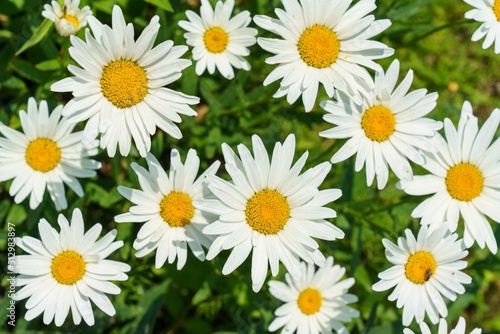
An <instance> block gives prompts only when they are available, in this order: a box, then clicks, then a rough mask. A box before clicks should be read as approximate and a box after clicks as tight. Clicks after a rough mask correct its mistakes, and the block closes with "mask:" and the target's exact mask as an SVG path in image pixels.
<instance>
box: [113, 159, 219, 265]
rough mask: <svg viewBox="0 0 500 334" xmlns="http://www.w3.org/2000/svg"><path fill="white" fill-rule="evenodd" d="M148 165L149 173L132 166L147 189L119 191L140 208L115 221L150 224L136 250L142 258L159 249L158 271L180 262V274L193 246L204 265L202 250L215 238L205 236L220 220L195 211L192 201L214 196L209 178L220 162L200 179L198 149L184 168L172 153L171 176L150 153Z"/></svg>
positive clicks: (124, 214)
mask: <svg viewBox="0 0 500 334" xmlns="http://www.w3.org/2000/svg"><path fill="white" fill-rule="evenodd" d="M146 162H147V164H148V169H145V168H144V167H141V166H139V165H138V164H136V163H135V162H134V163H132V165H131V167H132V169H133V170H134V171H135V173H136V174H137V177H138V178H139V184H140V186H141V188H142V189H140V190H139V189H132V188H128V187H124V186H118V192H119V193H120V194H121V195H122V196H123V197H125V198H126V199H128V200H129V201H131V202H133V203H134V204H135V205H134V206H132V207H130V209H129V212H127V213H123V214H120V215H118V216H116V217H115V221H116V222H118V223H124V222H134V223H142V222H146V223H145V224H144V225H143V226H142V227H141V229H140V230H139V232H138V234H137V238H136V239H135V241H134V244H133V247H134V249H136V250H137V253H136V254H135V255H136V256H137V257H143V256H145V255H147V254H149V253H151V252H152V251H154V250H156V259H155V267H156V268H160V267H161V266H163V264H164V263H165V261H167V259H168V263H170V264H171V263H173V262H174V261H175V259H176V258H177V259H178V261H177V269H178V270H181V269H182V268H183V267H184V265H185V264H186V260H187V255H188V251H187V248H188V247H189V248H190V249H191V251H192V252H193V254H194V256H195V257H196V258H198V260H200V261H204V260H205V251H204V250H203V247H206V248H208V247H209V246H210V244H211V242H212V238H211V236H207V235H204V234H203V233H202V232H201V231H202V229H203V228H204V227H205V226H207V225H208V224H209V223H211V222H213V221H215V220H216V219H217V217H216V216H214V215H212V214H210V213H207V212H205V211H203V210H200V209H198V208H196V207H195V206H194V205H193V202H194V201H196V200H200V199H204V198H209V197H210V196H211V193H210V190H209V189H208V187H207V184H206V178H207V176H209V175H214V174H215V173H216V172H217V169H218V168H219V166H220V162H219V161H216V162H214V163H213V164H212V165H211V166H210V167H208V168H207V169H206V170H205V171H204V172H203V173H202V174H201V175H200V176H199V177H198V178H196V175H197V173H198V169H199V167H200V158H199V157H198V156H197V155H196V151H195V150H193V149H190V150H189V151H188V154H187V157H186V161H185V163H184V164H182V162H181V158H180V154H179V151H177V150H175V149H174V150H172V151H171V153H170V172H169V175H168V174H167V173H166V172H165V170H164V169H163V168H162V166H161V165H160V163H159V162H158V160H157V159H156V158H155V157H154V156H153V155H152V154H151V153H148V155H147V156H146Z"/></svg>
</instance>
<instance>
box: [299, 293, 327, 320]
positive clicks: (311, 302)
mask: <svg viewBox="0 0 500 334" xmlns="http://www.w3.org/2000/svg"><path fill="white" fill-rule="evenodd" d="M321 301H322V298H321V293H320V292H319V291H318V290H316V289H311V288H307V289H305V290H303V291H302V292H301V293H300V295H299V299H297V304H298V305H299V309H300V310H301V311H302V313H304V314H307V315H310V314H314V313H316V312H318V311H319V309H320V308H321Z"/></svg>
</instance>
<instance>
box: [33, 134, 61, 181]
mask: <svg viewBox="0 0 500 334" xmlns="http://www.w3.org/2000/svg"><path fill="white" fill-rule="evenodd" d="M25 158H26V162H27V163H28V165H30V167H31V168H33V169H34V170H36V171H39V172H42V173H46V172H49V171H51V170H53V169H54V168H56V167H57V165H58V164H59V162H60V161H61V149H60V148H59V146H58V145H57V143H56V142H55V141H53V140H52V139H48V138H37V139H35V140H33V141H32V142H30V143H29V144H28V148H27V149H26V155H25Z"/></svg>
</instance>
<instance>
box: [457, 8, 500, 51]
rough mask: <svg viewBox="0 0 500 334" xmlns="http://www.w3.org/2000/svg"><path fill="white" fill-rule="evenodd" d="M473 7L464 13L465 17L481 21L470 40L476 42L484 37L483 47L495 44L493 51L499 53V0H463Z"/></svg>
mask: <svg viewBox="0 0 500 334" xmlns="http://www.w3.org/2000/svg"><path fill="white" fill-rule="evenodd" d="M464 1H465V2H466V3H468V4H469V5H471V6H473V7H474V9H471V10H469V11H468V12H467V13H465V18H467V19H472V20H475V21H478V22H482V24H481V26H479V28H478V29H477V30H476V31H475V32H474V34H473V35H472V41H473V42H477V41H479V40H480V39H481V38H483V37H485V36H486V38H485V39H484V41H483V49H487V48H489V47H490V46H491V45H492V44H495V53H500V1H498V0H464Z"/></svg>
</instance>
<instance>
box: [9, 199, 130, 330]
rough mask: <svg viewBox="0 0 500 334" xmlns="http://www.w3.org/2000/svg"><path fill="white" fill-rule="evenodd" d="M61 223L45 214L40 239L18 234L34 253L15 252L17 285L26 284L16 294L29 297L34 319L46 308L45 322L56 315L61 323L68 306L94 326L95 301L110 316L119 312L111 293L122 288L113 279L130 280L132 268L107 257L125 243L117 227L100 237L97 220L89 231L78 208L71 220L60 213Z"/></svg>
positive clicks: (30, 315)
mask: <svg viewBox="0 0 500 334" xmlns="http://www.w3.org/2000/svg"><path fill="white" fill-rule="evenodd" d="M57 222H58V224H59V226H60V227H61V233H58V232H57V231H56V230H55V229H54V228H53V227H51V226H50V224H49V223H48V222H47V221H46V220H45V219H41V220H40V222H39V224H38V230H39V231H40V237H41V239H42V240H41V241H40V240H38V239H35V238H32V237H23V238H16V244H17V245H18V246H19V247H21V248H22V249H23V250H24V251H25V252H27V253H29V254H30V255H17V256H16V272H17V273H19V274H20V275H19V276H17V277H16V286H23V288H22V289H20V290H19V291H18V292H16V293H15V296H14V300H17V301H19V300H23V299H25V298H28V297H29V299H28V301H27V302H26V308H27V309H28V311H27V312H26V314H25V318H26V320H28V321H30V320H32V319H34V318H36V317H37V316H39V315H40V314H42V313H43V323H44V324H46V325H48V324H50V323H51V322H52V320H54V323H55V324H56V326H61V325H62V324H63V323H64V320H65V319H66V317H67V316H68V313H69V311H70V310H71V314H72V316H73V322H74V323H75V324H76V325H78V324H80V322H81V320H82V318H83V320H84V321H85V322H86V323H87V325H89V326H92V325H94V322H95V321H94V314H93V312H92V307H91V305H90V301H92V302H93V303H94V304H95V305H96V306H97V307H98V308H100V309H101V310H102V311H103V312H104V313H106V314H107V315H109V316H113V315H114V314H115V313H116V311H115V308H114V307H113V304H111V301H110V300H109V298H108V297H107V296H106V294H113V295H117V294H119V293H120V288H119V287H118V286H116V285H115V284H114V283H111V282H110V281H111V280H114V281H125V280H127V278H128V276H127V275H126V274H125V272H127V271H129V270H130V266H129V265H128V264H125V263H122V262H117V261H113V260H107V259H106V257H108V256H109V255H110V254H111V253H112V252H114V251H115V250H117V249H118V248H120V247H121V246H123V241H114V240H115V238H116V234H117V231H116V230H112V231H111V232H109V233H108V234H106V235H105V236H104V237H103V238H101V239H100V240H99V241H96V240H97V238H98V237H99V235H100V234H101V230H102V226H101V224H94V225H93V226H92V228H91V229H90V230H89V231H87V233H84V224H83V217H82V213H81V211H80V210H79V209H75V210H74V211H73V215H72V217H71V224H70V223H69V222H68V220H67V219H66V218H65V217H64V216H63V215H62V214H61V215H59V217H58V219H57Z"/></svg>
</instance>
